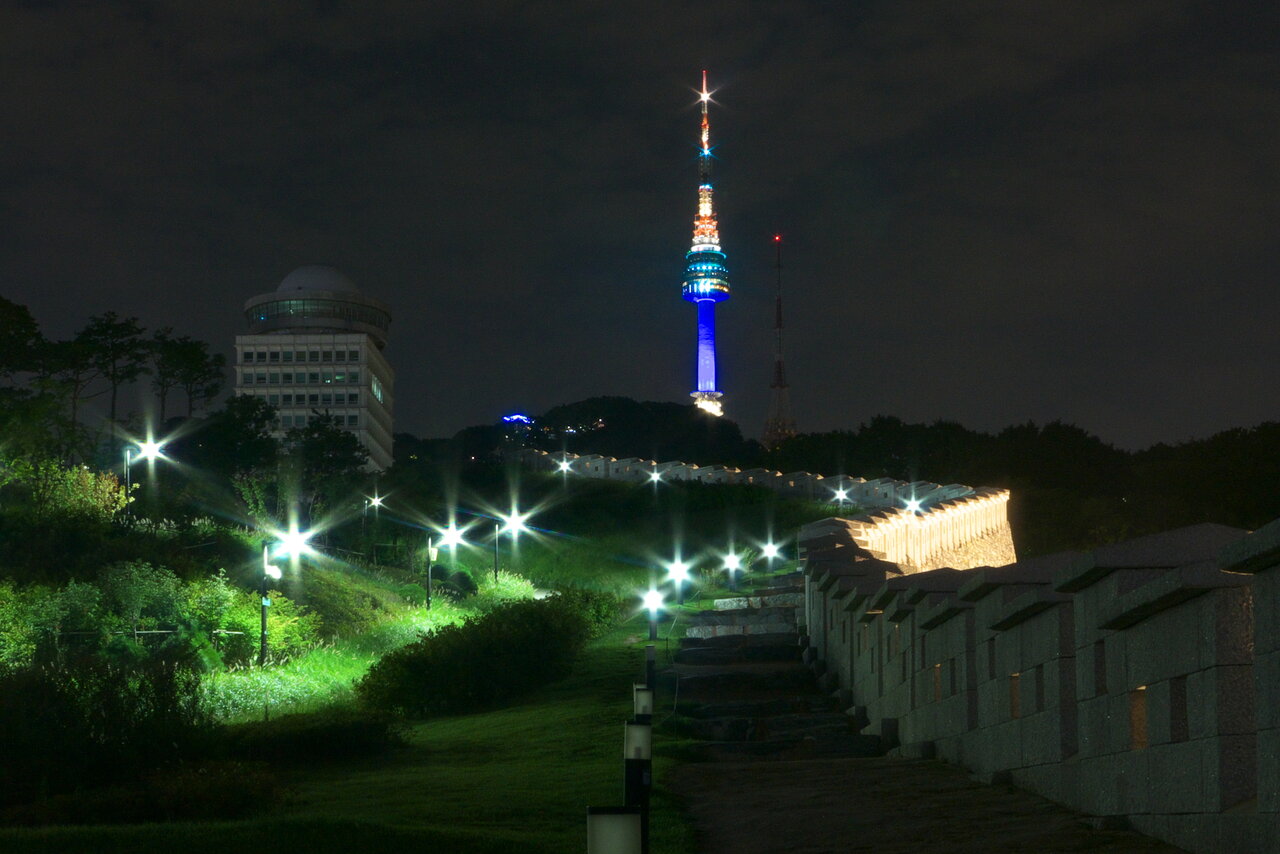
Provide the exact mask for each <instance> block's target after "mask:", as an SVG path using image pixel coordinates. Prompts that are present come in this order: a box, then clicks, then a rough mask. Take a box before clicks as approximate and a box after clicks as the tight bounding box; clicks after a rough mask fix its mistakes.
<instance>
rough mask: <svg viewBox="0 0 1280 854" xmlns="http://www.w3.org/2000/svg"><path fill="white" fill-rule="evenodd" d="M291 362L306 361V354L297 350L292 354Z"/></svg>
mask: <svg viewBox="0 0 1280 854" xmlns="http://www.w3.org/2000/svg"><path fill="white" fill-rule="evenodd" d="M293 360H294V361H295V362H305V361H306V360H307V354H306V353H304V352H302V351H301V350H298V351H296V352H295V353H294V354H293Z"/></svg>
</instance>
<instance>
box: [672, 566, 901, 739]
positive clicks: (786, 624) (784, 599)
mask: <svg viewBox="0 0 1280 854" xmlns="http://www.w3.org/2000/svg"><path fill="white" fill-rule="evenodd" d="M801 581H802V580H801V577H800V575H799V574H798V573H794V574H792V575H790V576H780V577H777V578H774V579H772V580H771V582H770V586H767V587H761V588H759V589H756V590H753V591H751V592H750V593H749V594H747V595H745V596H738V597H732V598H727V599H718V600H716V602H715V607H714V608H712V609H711V610H707V611H702V612H700V613H698V614H695V615H693V616H692V617H690V618H689V621H690V625H689V626H688V628H687V630H686V634H685V637H683V638H681V640H680V647H679V649H678V650H677V651H676V653H675V655H674V656H673V661H672V664H671V665H670V667H668V668H667V669H666V670H664V671H663V673H662V674H661V677H660V683H661V685H662V690H663V693H666V694H667V696H673V695H674V696H675V697H676V705H675V714H674V715H673V716H672V717H671V718H670V719H668V720H667V722H666V723H665V724H664V726H666V727H667V728H668V729H669V730H672V731H675V732H678V733H680V734H683V735H686V736H691V737H693V738H696V739H700V740H702V742H703V743H702V745H701V748H700V750H699V753H700V754H701V756H700V758H702V759H704V760H707V761H732V760H758V759H802V758H810V757H813V758H819V757H820V758H832V757H838V756H878V755H880V754H881V753H882V752H883V750H882V749H881V746H880V740H879V739H878V738H877V737H875V736H865V735H858V734H856V733H855V732H854V728H853V724H852V721H851V720H850V718H849V717H848V716H847V715H845V714H844V713H843V712H842V711H841V709H840V705H839V703H838V702H837V700H836V699H835V698H832V697H828V696H825V695H824V694H823V693H822V691H821V690H820V688H819V684H818V680H817V678H816V676H815V674H814V671H813V670H812V669H811V668H810V667H809V666H808V665H807V664H806V663H805V662H804V661H803V660H802V658H801V652H802V650H803V646H802V645H801V638H800V629H799V613H800V609H801V608H802V607H803V595H804V594H803V587H802V586H801Z"/></svg>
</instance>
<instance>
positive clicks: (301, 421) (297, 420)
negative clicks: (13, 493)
mask: <svg viewBox="0 0 1280 854" xmlns="http://www.w3.org/2000/svg"><path fill="white" fill-rule="evenodd" d="M293 426H294V427H306V426H307V416H305V415H295V416H293Z"/></svg>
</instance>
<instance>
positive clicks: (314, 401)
mask: <svg viewBox="0 0 1280 854" xmlns="http://www.w3.org/2000/svg"><path fill="white" fill-rule="evenodd" d="M307 403H309V404H311V405H312V406H319V405H320V395H319V394H309V395H307Z"/></svg>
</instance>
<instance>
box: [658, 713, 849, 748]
mask: <svg viewBox="0 0 1280 854" xmlns="http://www.w3.org/2000/svg"><path fill="white" fill-rule="evenodd" d="M680 729H681V731H682V732H683V733H684V734H686V735H690V736H693V737H694V738H701V739H704V740H706V741H775V740H779V739H799V738H806V737H812V738H829V737H831V736H836V735H840V734H852V733H853V730H852V728H851V727H850V724H849V719H848V718H847V717H846V716H845V715H842V714H840V713H839V712H827V713H818V714H792V715H778V716H776V717H765V718H754V717H726V718H687V719H685V720H684V721H683V722H682V723H681V725H680Z"/></svg>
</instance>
